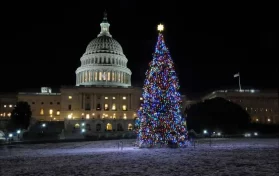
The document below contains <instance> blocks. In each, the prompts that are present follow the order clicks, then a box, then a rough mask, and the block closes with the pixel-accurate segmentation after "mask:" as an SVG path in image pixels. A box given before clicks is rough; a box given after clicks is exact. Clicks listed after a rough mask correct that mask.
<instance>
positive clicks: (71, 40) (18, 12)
mask: <svg viewBox="0 0 279 176" xmlns="http://www.w3.org/2000/svg"><path fill="white" fill-rule="evenodd" d="M182 2H183V1H175V0H172V1H132V0H126V1H104V2H103V3H102V2H101V1H99V2H98V1H91V3H89V2H83V3H76V4H69V3H68V4H63V5H62V4H45V3H38V4H26V2H24V3H22V4H17V3H14V4H9V5H8V4H7V5H4V4H3V5H1V8H2V9H1V12H0V13H1V14H0V15H1V38H0V48H1V50H0V51H1V52H0V57H1V69H0V80H1V84H0V85H1V87H0V91H4V92H12V91H18V90H23V89H29V88H30V89H33V88H39V87H41V86H50V87H57V88H59V87H60V85H74V84H75V70H76V69H77V67H79V66H80V57H81V56H82V54H83V53H84V52H85V48H86V46H87V45H88V43H89V42H90V41H91V40H92V39H94V38H96V37H97V34H99V32H100V26H99V24H100V22H101V21H102V16H103V11H104V9H106V10H107V12H108V21H109V23H110V24H111V27H110V32H111V34H112V36H113V38H114V39H116V40H117V41H118V42H119V43H120V44H121V45H122V47H123V50H124V54H125V55H126V56H127V58H128V60H129V61H128V67H129V68H130V69H131V70H132V72H133V75H132V84H133V85H135V86H136V85H141V84H142V83H143V80H144V78H145V75H144V74H145V72H146V70H147V68H148V67H147V64H148V63H149V61H150V60H151V59H152V52H153V51H154V47H155V44H156V40H157V35H158V34H157V31H156V26H157V24H158V23H163V24H164V25H165V31H164V36H165V40H166V43H167V46H168V47H169V49H170V52H171V55H172V58H173V60H174V62H175V63H176V71H177V73H178V76H179V79H180V84H181V91H182V92H183V93H184V94H187V95H188V96H189V97H195V96H197V95H201V94H203V93H205V92H208V91H211V90H214V89H219V88H237V86H238V80H237V79H234V78H233V74H235V73H237V72H239V71H240V73H241V81H242V86H243V87H244V88H245V87H247V88H248V87H249V88H256V89H257V88H258V89H263V88H266V89H267V88H276V87H277V82H278V80H277V79H278V78H277V77H278V64H276V62H278V51H277V46H276V33H275V26H276V25H277V23H278V20H277V19H276V16H277V15H278V14H276V12H277V10H276V9H275V8H276V6H275V5H274V4H262V3H261V4H256V3H255V2H253V4H251V3H250V4H243V3H240V4H239V3H234V1H231V4H220V3H216V4H213V3H210V4H202V3H201V2H200V3H197V4H190V3H187V2H183V3H184V4H182Z"/></svg>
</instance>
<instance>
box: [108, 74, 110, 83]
mask: <svg viewBox="0 0 279 176" xmlns="http://www.w3.org/2000/svg"><path fill="white" fill-rule="evenodd" d="M108 81H110V72H108Z"/></svg>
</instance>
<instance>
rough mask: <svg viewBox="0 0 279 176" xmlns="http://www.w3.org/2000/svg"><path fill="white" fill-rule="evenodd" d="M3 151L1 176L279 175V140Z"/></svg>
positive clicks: (0, 148)
mask: <svg viewBox="0 0 279 176" xmlns="http://www.w3.org/2000/svg"><path fill="white" fill-rule="evenodd" d="M119 141H120V140H112V141H92V142H77V143H57V144H36V145H26V144H25V145H14V146H10V147H8V146H0V175H3V176H9V175H48V176H51V175H98V176H99V175H105V176H110V175H114V176H127V175H132V176H138V175H153V176H157V175H158V176H164V175H193V176H195V175H212V176H218V175H231V176H236V175H269V176H272V175H279V146H278V144H279V140H278V139H255V138H243V139H212V145H211V146H209V140H200V141H199V143H198V144H197V145H196V147H195V148H194V147H188V148H184V149H181V148H180V149H170V148H164V149H139V148H137V147H133V142H135V141H134V140H122V141H123V143H124V148H123V150H120V149H118V142H119Z"/></svg>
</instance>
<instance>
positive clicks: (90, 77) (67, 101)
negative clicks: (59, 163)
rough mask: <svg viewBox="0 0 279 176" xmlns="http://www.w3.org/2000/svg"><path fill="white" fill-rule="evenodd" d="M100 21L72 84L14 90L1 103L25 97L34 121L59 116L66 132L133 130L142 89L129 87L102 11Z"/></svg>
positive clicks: (118, 49)
mask: <svg viewBox="0 0 279 176" xmlns="http://www.w3.org/2000/svg"><path fill="white" fill-rule="evenodd" d="M100 26H101V32H100V34H99V35H98V36H97V38H96V39H93V40H92V41H91V42H90V43H89V44H88V46H87V48H86V51H85V53H84V54H83V55H82V57H81V59H80V61H81V66H80V67H78V68H77V70H76V72H75V73H76V85H75V86H72V87H61V89H60V91H56V93H54V92H53V91H52V90H51V88H49V87H42V88H41V91H40V92H39V91H37V92H19V93H18V94H17V97H16V96H15V97H16V98H15V100H14V102H13V103H12V102H8V101H6V102H5V103H4V104H3V105H1V108H4V105H7V106H9V105H10V104H13V105H14V104H15V103H16V101H25V102H28V104H29V105H30V107H31V111H32V117H33V118H35V119H36V120H37V121H64V126H65V132H70V133H77V134H78V133H79V134H80V133H81V132H84V133H86V134H89V135H90V134H94V133H96V132H111V131H112V132H114V131H115V132H118V131H120V132H122V131H123V132H127V131H131V130H133V129H134V120H135V118H136V117H137V110H138V109H139V108H140V105H141V103H142V101H143V99H142V97H141V95H142V88H138V87H132V86H131V75H132V72H131V71H130V69H129V68H127V62H128V59H127V58H126V56H125V55H124V54H123V50H122V47H121V45H120V44H119V43H118V42H117V41H116V40H115V39H113V38H112V36H111V34H110V33H109V26H110V24H109V23H108V21H107V16H106V14H105V16H104V19H103V21H102V23H101V24H100ZM182 99H183V100H184V96H183V97H182ZM2 106H3V107H2ZM183 107H184V106H183ZM10 110H12V108H10ZM1 112H4V111H1ZM8 112H11V111H5V115H6V113H8Z"/></svg>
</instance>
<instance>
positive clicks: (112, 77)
mask: <svg viewBox="0 0 279 176" xmlns="http://www.w3.org/2000/svg"><path fill="white" fill-rule="evenodd" d="M111 80H112V81H114V71H113V72H112V73H111Z"/></svg>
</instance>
